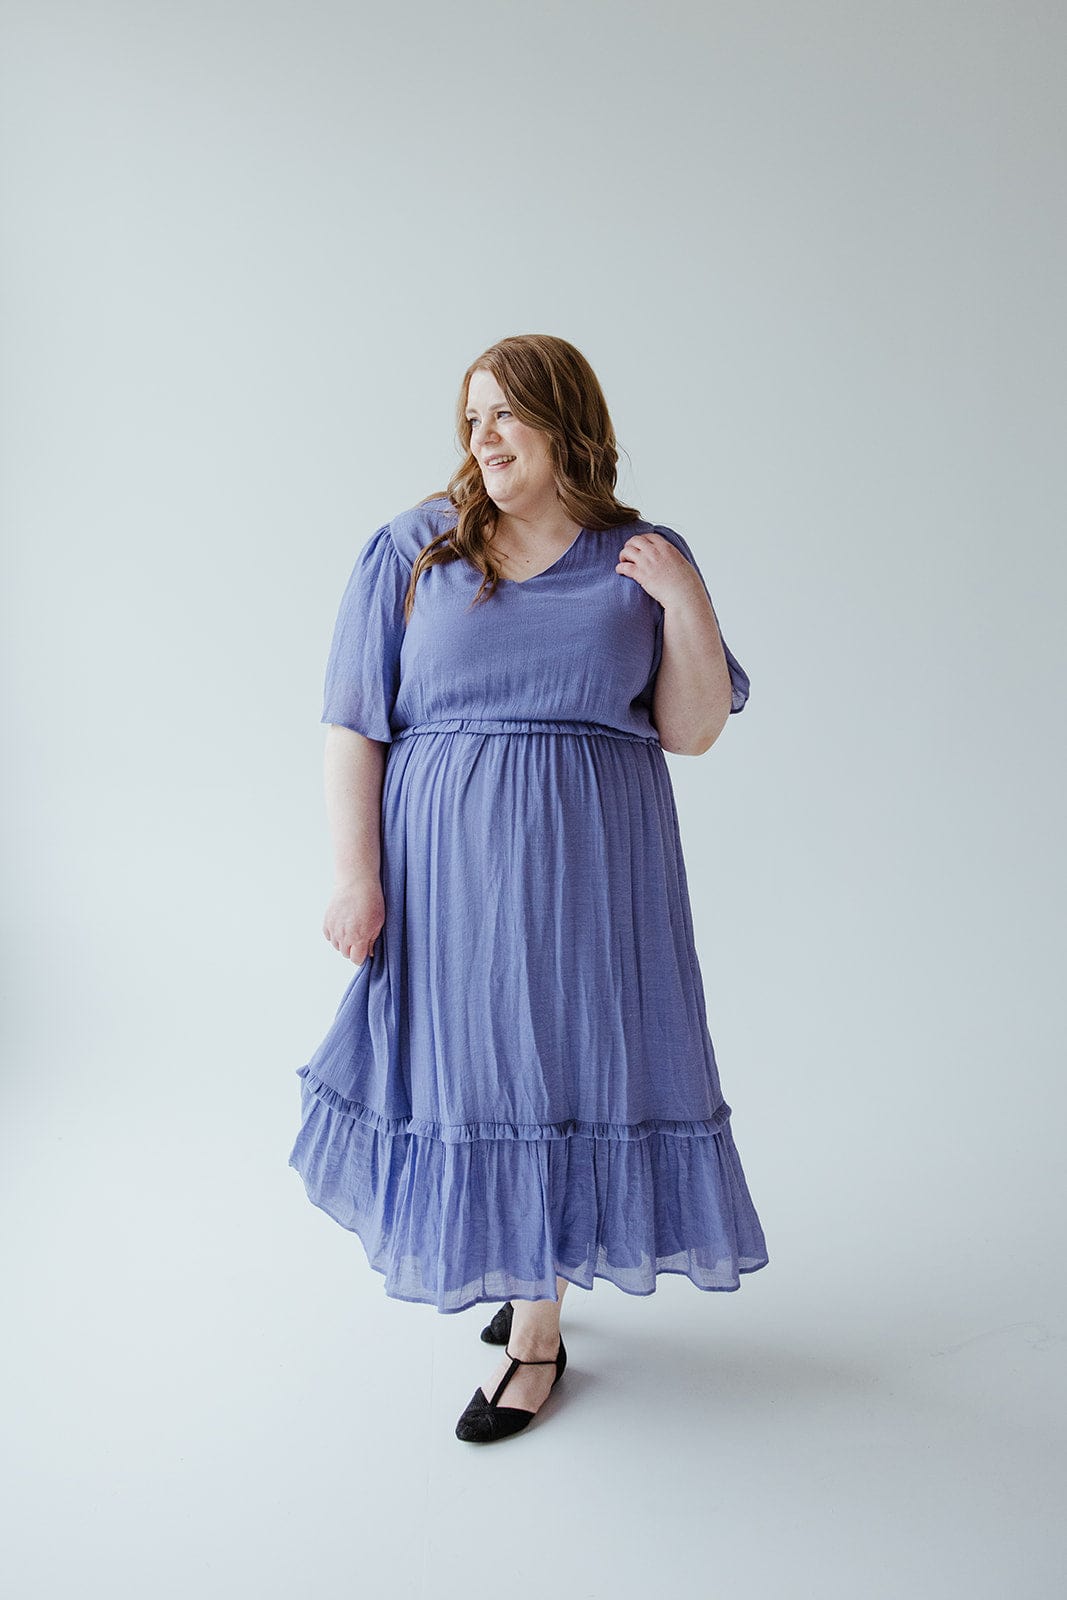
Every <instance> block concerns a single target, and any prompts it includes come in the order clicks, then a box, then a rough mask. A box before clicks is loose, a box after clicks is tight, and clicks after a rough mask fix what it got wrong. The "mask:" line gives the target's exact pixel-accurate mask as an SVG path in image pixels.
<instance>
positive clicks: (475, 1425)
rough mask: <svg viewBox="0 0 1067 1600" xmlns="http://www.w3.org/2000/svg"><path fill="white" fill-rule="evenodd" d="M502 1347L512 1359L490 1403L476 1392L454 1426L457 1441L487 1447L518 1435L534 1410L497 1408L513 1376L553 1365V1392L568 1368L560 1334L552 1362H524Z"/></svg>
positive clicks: (531, 1419) (482, 1394)
mask: <svg viewBox="0 0 1067 1600" xmlns="http://www.w3.org/2000/svg"><path fill="white" fill-rule="evenodd" d="M504 1348H505V1350H506V1351H507V1354H508V1355H509V1356H510V1357H511V1365H510V1366H509V1367H508V1370H507V1371H506V1372H505V1374H504V1376H503V1377H502V1378H501V1380H500V1382H499V1383H498V1384H497V1386H496V1388H495V1389H494V1390H493V1396H492V1399H491V1400H487V1399H486V1398H485V1391H484V1390H483V1389H482V1388H480V1387H479V1388H477V1389H475V1391H474V1393H473V1394H472V1395H471V1398H470V1401H469V1403H468V1405H467V1408H466V1410H465V1411H464V1412H463V1414H462V1416H461V1417H460V1419H459V1421H458V1422H457V1423H456V1438H457V1439H464V1440H466V1441H468V1442H469V1443H471V1444H489V1443H491V1441H492V1440H494V1439H506V1438H508V1437H509V1436H510V1435H511V1434H513V1433H521V1431H522V1429H523V1428H526V1427H528V1426H529V1425H530V1423H531V1422H532V1421H533V1419H534V1417H536V1416H537V1414H538V1413H537V1411H524V1410H522V1408H521V1407H519V1406H500V1405H497V1401H498V1400H499V1399H500V1396H501V1395H502V1394H503V1392H504V1390H505V1388H506V1387H507V1384H508V1382H509V1380H510V1379H511V1378H513V1377H514V1376H515V1373H516V1372H517V1371H518V1369H519V1367H551V1366H554V1367H555V1369H556V1375H555V1377H554V1378H553V1379H552V1388H553V1389H554V1388H555V1387H556V1384H557V1383H558V1382H559V1380H560V1378H562V1376H563V1371H564V1368H565V1367H566V1365H567V1350H566V1346H565V1345H564V1343H563V1335H562V1334H560V1336H559V1350H558V1351H557V1353H556V1355H555V1357H554V1358H553V1359H552V1360H551V1361H523V1360H522V1358H521V1357H520V1356H513V1355H512V1354H511V1351H510V1350H508V1348H507V1345H505V1346H504ZM546 1399H547V1396H546ZM539 1409H540V1408H539Z"/></svg>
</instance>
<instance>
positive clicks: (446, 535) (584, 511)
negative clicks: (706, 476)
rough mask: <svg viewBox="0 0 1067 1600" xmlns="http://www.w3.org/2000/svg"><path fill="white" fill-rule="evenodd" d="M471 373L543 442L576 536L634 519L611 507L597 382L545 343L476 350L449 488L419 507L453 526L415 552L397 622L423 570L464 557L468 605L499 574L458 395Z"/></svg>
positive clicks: (562, 350)
mask: <svg viewBox="0 0 1067 1600" xmlns="http://www.w3.org/2000/svg"><path fill="white" fill-rule="evenodd" d="M479 368H484V369H485V370H486V371H487V372H491V373H492V374H493V377H494V378H495V379H496V381H497V383H498V384H499V385H500V387H501V389H502V390H503V392H504V395H505V397H506V399H507V403H508V406H509V407H510V409H511V411H512V412H513V413H514V415H515V416H516V417H518V419H519V421H520V422H525V423H526V424H527V426H528V427H531V428H536V429H538V430H539V431H540V432H541V433H546V434H547V435H548V438H549V447H550V457H551V460H552V464H553V469H554V472H555V479H556V494H557V497H558V499H559V502H560V504H561V505H562V507H563V509H564V510H565V511H566V512H567V514H568V516H570V517H571V518H572V519H573V520H574V521H575V522H580V523H581V525H582V527H583V528H588V529H590V530H599V529H603V528H618V527H622V526H623V525H624V524H625V523H628V522H636V521H638V520H639V519H640V512H639V511H637V510H635V509H634V507H633V506H625V505H623V504H622V503H621V501H619V500H617V499H616V498H615V481H616V477H617V467H618V460H619V452H618V448H617V441H616V438H615V429H614V427H613V426H612V422H611V417H610V415H609V414H608V407H607V402H606V401H605V399H604V392H603V390H602V389H601V387H600V383H599V381H598V379H597V376H596V373H595V372H594V371H593V369H592V367H591V366H590V365H589V362H588V361H587V360H586V359H585V357H584V356H583V355H582V353H581V351H580V350H577V349H575V347H574V345H572V344H568V342H567V340H566V339H557V338H555V337H554V336H553V335H552V334H549V333H519V334H515V335H513V336H512V337H511V338H508V339H500V340H498V341H497V343H496V344H492V345H490V346H489V348H488V350H483V352H482V354H481V355H480V356H478V357H477V358H476V359H475V360H474V361H472V362H471V364H470V366H469V367H468V368H467V370H466V372H465V373H464V374H463V381H462V383H461V384H460V386H459V397H458V399H457V402H456V437H457V439H458V441H459V447H460V453H461V454H462V455H463V457H464V459H463V461H462V462H461V464H460V466H459V467H457V469H456V471H455V472H454V473H453V474H452V476H451V478H450V479H449V480H448V487H447V488H446V489H438V490H435V491H434V493H433V494H428V495H426V496H425V498H424V499H422V500H420V501H419V504H420V505H425V504H426V503H427V501H429V500H434V499H438V498H440V497H442V496H446V497H447V498H448V499H449V500H450V501H451V503H452V506H453V507H454V509H455V511H456V513H457V520H456V523H455V525H454V526H453V527H450V528H446V529H445V530H444V531H443V532H442V533H440V534H438V535H437V536H436V537H435V538H433V539H431V540H430V542H429V544H426V545H424V546H423V547H422V549H421V550H420V551H419V554H418V556H417V558H416V560H415V563H414V566H413V567H412V573H411V581H410V583H409V584H408V589H407V593H406V594H405V596H404V621H405V623H406V622H407V620H408V618H409V617H410V616H411V609H412V607H413V605H414V604H415V585H416V584H417V583H418V581H419V578H420V576H421V575H422V573H423V572H425V571H426V570H427V569H428V568H430V567H433V566H437V565H439V564H441V563H446V562H449V561H457V560H459V559H460V558H461V557H465V558H466V559H467V560H468V561H469V562H470V563H471V564H472V565H473V566H475V567H477V568H478V570H479V571H480V572H481V573H482V582H481V584H480V585H479V588H478V592H477V594H476V595H475V596H474V600H473V601H472V602H471V604H472V605H477V604H478V602H479V601H482V600H488V599H489V597H490V596H491V595H492V594H493V593H494V592H495V590H496V587H497V583H498V581H499V578H500V572H499V569H498V567H497V565H496V563H495V562H494V560H493V557H492V554H491V551H490V539H491V537H492V535H493V532H494V531H495V529H496V521H497V508H496V505H495V504H494V502H493V501H492V500H491V499H490V497H489V495H488V493H487V492H486V488H485V482H484V480H483V477H482V470H481V468H480V466H479V465H478V461H477V458H476V457H475V456H474V455H473V454H472V453H471V448H470V437H471V424H470V423H469V422H468V420H467V415H466V412H467V387H468V385H469V383H470V380H471V377H472V375H473V374H474V372H476V371H477V370H478V369H479Z"/></svg>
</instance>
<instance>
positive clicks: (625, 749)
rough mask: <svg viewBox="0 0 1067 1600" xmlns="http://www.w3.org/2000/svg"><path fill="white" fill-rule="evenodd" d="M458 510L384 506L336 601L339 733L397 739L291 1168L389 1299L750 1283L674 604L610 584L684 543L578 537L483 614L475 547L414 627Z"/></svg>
mask: <svg viewBox="0 0 1067 1600" xmlns="http://www.w3.org/2000/svg"><path fill="white" fill-rule="evenodd" d="M456 520H457V513H456V512H455V510H454V508H453V507H452V506H451V503H450V502H449V500H448V499H447V498H446V497H444V496H439V497H436V498H434V499H433V500H431V501H429V502H426V503H424V504H422V505H419V506H415V507H413V508H412V509H410V510H407V511H404V512H402V513H401V514H400V515H399V516H396V517H394V518H393V519H392V520H391V521H390V522H389V523H387V524H386V525H384V526H383V527H380V528H379V529H378V530H377V531H376V532H375V533H374V534H372V535H371V537H370V538H369V540H368V541H367V542H366V543H365V544H364V546H363V548H362V549H361V550H360V552H359V555H358V557H357V558H356V563H355V567H354V569H353V571H352V575H351V577H350V579H349V581H348V585H347V587H346V589H345V592H344V597H343V599H342V601H341V607H340V612H339V614H338V617H337V623H336V628H335V632H334V637H333V643H332V647H331V650H330V654H329V660H328V664H327V669H326V684H325V695H324V702H323V712H322V719H321V720H322V721H323V722H326V723H340V724H343V725H344V726H345V727H348V728H354V729H356V730H357V731H358V732H360V733H362V734H365V735H366V736H367V737H369V738H371V739H378V740H381V741H382V742H383V743H387V744H388V745H389V749H388V751H387V755H386V761H385V772H384V779H383V786H382V808H381V862H382V866H381V877H382V890H383V893H384V896H385V907H386V913H385V923H384V925H383V927H382V930H381V932H380V934H379V935H378V938H377V941H376V943H375V947H374V953H373V955H371V956H370V957H368V958H367V959H366V960H365V961H364V962H363V963H362V965H361V966H360V967H358V968H357V970H356V972H355V975H354V977H353V978H352V979H351V981H350V983H349V984H348V987H347V988H346V990H345V992H344V994H343V996H342V998H341V1002H340V1005H339V1007H338V1009H337V1013H336V1015H335V1017H334V1020H333V1023H332V1025H331V1026H330V1028H329V1031H328V1032H327V1034H326V1037H325V1038H324V1039H323V1041H322V1043H321V1044H320V1045H319V1047H318V1049H317V1050H316V1051H315V1053H314V1055H313V1056H312V1057H311V1059H310V1061H308V1062H307V1063H306V1065H304V1066H301V1067H299V1068H297V1072H298V1074H299V1076H300V1078H301V1127H300V1130H299V1133H298V1135H297V1138H296V1142H295V1144H294V1145H293V1148H292V1152H291V1154H290V1156H289V1165H290V1166H293V1167H295V1168H296V1170H297V1171H298V1172H299V1173H300V1175H301V1178H302V1179H303V1182H304V1185H305V1188H306V1191H307V1194H308V1197H309V1198H310V1200H311V1201H312V1202H313V1203H314V1204H315V1205H316V1206H319V1207H321V1208H322V1210H323V1211H325V1212H327V1213H328V1214H329V1215H330V1216H331V1217H333V1218H334V1219H335V1220H336V1221H337V1222H339V1223H340V1224H341V1225H342V1226H343V1227H345V1228H348V1229H350V1230H352V1231H353V1232H354V1233H356V1234H357V1235H358V1236H359V1238H360V1239H361V1241H362V1244H363V1247H364V1249H365V1252H366V1254H367V1258H368V1260H369V1262H370V1265H371V1266H372V1267H373V1268H374V1269H375V1270H376V1271H377V1272H380V1273H381V1274H383V1276H384V1280H385V1282H384V1288H385V1292H386V1293H387V1294H389V1295H391V1296H393V1297H394V1298H396V1299H400V1300H412V1301H422V1302H425V1303H429V1304H430V1305H433V1306H436V1308H437V1310H438V1311H441V1312H454V1311H463V1310H465V1309H466V1308H467V1307H468V1306H471V1305H473V1304H475V1303H476V1302H478V1301H484V1300H488V1301H498V1300H499V1301H502V1300H508V1299H511V1300H514V1299H527V1300H539V1299H549V1300H554V1299H555V1298H556V1276H557V1274H559V1276H561V1277H564V1278H567V1279H569V1280H570V1281H571V1282H572V1283H575V1284H579V1285H581V1286H582V1287H583V1288H586V1289H591V1288H592V1287H593V1281H594V1279H595V1278H598V1277H599V1278H604V1279H608V1280H610V1281H611V1282H612V1283H614V1284H616V1285H617V1286H618V1287H619V1288H620V1289H623V1290H625V1291H626V1292H627V1293H630V1294H651V1293H652V1292H653V1290H654V1289H655V1286H656V1281H655V1280H656V1275H657V1274H658V1273H661V1272H674V1273H684V1274H685V1275H686V1276H688V1277H689V1278H690V1279H691V1280H692V1282H693V1283H694V1284H696V1286H697V1287H698V1288H700V1289H725V1290H733V1289H737V1288H738V1287H739V1274H740V1273H743V1272H755V1271H757V1270H758V1269H759V1268H760V1267H763V1266H765V1265H766V1264H767V1260H768V1257H767V1250H766V1244H765V1241H764V1236H763V1231H762V1228H761V1226H760V1222H759V1218H758V1216H757V1214H756V1211H755V1208H754V1206H753V1202H752V1199H751V1196H750V1194H749V1191H748V1187H747V1184H746V1181H745V1175H744V1172H743V1170H742V1167H741V1161H740V1158H739V1156H738V1153H737V1150H736V1149H735V1146H734V1141H733V1135H732V1131H731V1124H730V1117H731V1108H730V1106H729V1105H728V1104H727V1103H726V1101H725V1099H724V1098H723V1093H722V1089H721V1088H720V1084H719V1075H718V1069H717V1065H716V1061H715V1054H714V1050H713V1048H712V1041H711V1037H710V1034H709V1032H708V1026H707V1021H706V1015H705V1002H704V993H703V986H702V979H701V974H700V968H699V965H698V961H697V954H696V950H695V947H694V941H693V924H692V916H691V910H690V902H689V894H688V886H687V880H686V872H685V866H684V863H683V859H682V847H681V841H680V837H679V830H678V819H677V813H676V810H675V802H674V794H673V790H672V787H671V781H670V776H669V773H668V769H667V763H666V760H665V758H664V754H663V750H662V748H661V746H660V743H659V740H658V737H657V734H656V730H655V727H654V725H653V723H652V720H651V716H650V712H651V704H652V691H653V688H654V684H655V676H656V670H657V668H658V666H659V661H660V657H661V653H662V632H663V608H662V606H660V604H659V603H658V601H656V600H653V599H652V598H651V596H650V595H648V594H646V592H645V591H644V589H642V587H641V585H640V584H639V583H637V582H636V580H635V579H633V578H630V577H627V576H626V575H625V574H623V573H619V572H616V570H615V567H616V564H617V562H618V556H619V551H620V550H621V549H622V547H623V545H624V544H625V543H626V540H627V539H628V538H629V537H630V536H631V534H634V533H639V532H645V533H647V532H649V531H650V530H652V531H655V532H656V533H658V534H661V535H662V536H663V537H664V538H666V539H668V540H670V542H671V543H672V544H673V545H675V546H676V547H677V548H678V549H679V550H680V551H681V552H682V554H683V555H684V556H685V557H686V558H687V559H688V560H689V561H690V562H692V563H693V565H694V566H696V562H695V560H694V558H693V554H692V551H691V550H690V549H689V547H688V545H687V544H686V543H685V541H684V539H682V537H681V536H680V535H679V534H677V533H675V532H674V531H673V530H672V529H670V528H666V527H663V526H661V525H660V524H658V523H657V524H652V523H648V522H643V521H642V522H634V523H631V524H627V525H626V526H624V527H619V528H610V529H607V530H606V531H604V532H596V531H593V530H592V529H588V528H586V529H583V530H582V532H581V533H580V534H579V535H578V537H577V538H576V539H575V541H574V543H573V544H572V545H571V546H570V548H569V549H568V550H567V551H566V552H565V553H564V554H563V555H562V556H561V557H560V558H559V560H558V561H556V562H554V563H553V565H552V566H551V567H549V568H547V570H546V571H544V572H540V573H538V574H537V575H536V576H534V577H531V578H526V579H524V580H522V581H520V582H514V581H502V582H501V583H500V585H499V587H498V589H497V591H496V593H495V594H494V595H492V596H491V597H490V599H488V600H486V601H481V602H479V604H478V605H477V606H475V607H473V608H471V607H470V602H471V601H472V600H473V598H474V595H475V593H476V592H477V589H478V585H479V583H480V582H481V576H482V575H481V573H480V572H479V571H478V570H477V569H476V568H475V567H473V566H472V565H471V564H470V563H469V562H468V561H466V560H465V559H463V558H457V559H455V560H453V561H450V562H447V563H443V564H441V565H438V566H434V567H431V568H430V570H429V571H428V572H424V573H423V574H422V576H421V577H420V579H419V582H418V585H417V588H416V591H415V608H414V612H413V614H412V617H411V621H410V623H409V624H408V625H407V627H406V628H405V625H404V619H403V603H404V595H405V593H406V591H407V587H408V581H409V579H410V576H411V569H412V564H413V562H414V561H415V559H416V557H417V555H418V553H419V551H420V550H421V549H422V547H423V546H424V545H425V544H427V543H428V542H429V541H430V540H431V539H432V538H433V537H434V536H435V535H436V534H437V533H439V532H441V531H443V530H444V529H445V528H449V527H453V526H454V525H455V523H456ZM697 571H698V572H699V568H697ZM702 581H703V578H702ZM706 587H707V585H706V584H705V588H706ZM720 636H721V635H720ZM724 649H725V653H726V659H727V662H728V664H729V668H730V675H731V678H732V682H733V701H732V705H731V711H734V712H737V711H740V710H741V709H742V707H743V706H744V704H745V702H746V700H747V698H748V692H749V680H748V676H747V674H746V673H745V671H744V669H743V668H742V667H741V665H740V663H739V662H738V661H737V660H736V658H735V657H734V656H733V654H732V653H731V651H730V650H729V648H728V647H726V645H725V641H724Z"/></svg>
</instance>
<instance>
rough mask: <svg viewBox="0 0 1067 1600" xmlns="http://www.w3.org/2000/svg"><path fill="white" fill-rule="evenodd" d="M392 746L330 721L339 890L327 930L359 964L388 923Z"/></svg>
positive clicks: (328, 756)
mask: <svg viewBox="0 0 1067 1600" xmlns="http://www.w3.org/2000/svg"><path fill="white" fill-rule="evenodd" d="M388 748H389V747H388V745H386V744H382V743H381V741H380V740H378V739H368V738H366V737H365V736H364V735H363V734H362V733H356V732H355V730H354V729H352V728H345V727H342V726H340V725H339V724H338V723H330V724H328V726H327V729H326V752H325V758H324V762H323V768H324V779H325V788H326V815H327V820H328V824H329V829H330V840H331V843H332V846H333V859H334V886H333V895H332V897H331V899H330V903H329V905H328V906H327V908H326V914H325V917H324V918H323V925H322V931H323V933H324V934H325V935H326V937H327V939H329V941H330V943H331V944H332V945H333V947H334V949H335V950H339V951H340V952H341V954H342V955H343V956H346V957H347V958H348V959H349V960H350V961H354V962H355V963H356V965H357V966H359V965H360V964H361V963H362V962H363V961H364V959H365V958H366V957H367V956H369V955H370V954H371V952H372V951H373V949H374V941H375V940H376V939H377V937H378V935H379V933H380V932H381V930H382V925H383V923H384V922H385V897H384V895H383V893H382V883H381V867H382V864H381V817H382V778H383V775H384V772H385V757H386V754H387V751H388Z"/></svg>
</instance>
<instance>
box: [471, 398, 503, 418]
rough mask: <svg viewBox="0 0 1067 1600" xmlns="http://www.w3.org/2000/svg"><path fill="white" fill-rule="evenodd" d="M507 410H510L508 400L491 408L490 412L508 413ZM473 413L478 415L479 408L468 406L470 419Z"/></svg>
mask: <svg viewBox="0 0 1067 1600" xmlns="http://www.w3.org/2000/svg"><path fill="white" fill-rule="evenodd" d="M507 409H508V403H507V401H506V400H501V402H500V404H499V405H495V406H490V407H489V410H490V411H506V410H507ZM472 411H473V412H474V413H475V415H477V408H476V407H475V406H468V407H467V415H468V417H469V416H470V414H471V412H472Z"/></svg>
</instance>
